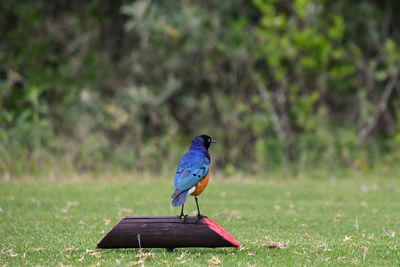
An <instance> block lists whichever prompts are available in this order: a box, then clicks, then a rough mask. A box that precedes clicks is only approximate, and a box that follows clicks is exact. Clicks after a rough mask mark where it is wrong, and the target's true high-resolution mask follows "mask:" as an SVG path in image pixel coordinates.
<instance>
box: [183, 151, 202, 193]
mask: <svg viewBox="0 0 400 267" xmlns="http://www.w3.org/2000/svg"><path fill="white" fill-rule="evenodd" d="M209 170H210V160H209V158H208V157H206V156H204V155H198V154H190V153H189V154H186V155H185V156H184V157H183V158H182V160H181V162H180V163H179V165H178V168H177V170H176V175H175V190H176V189H179V190H181V191H186V190H189V189H190V188H192V187H193V186H195V185H196V184H198V183H199V182H200V181H201V180H202V179H203V178H204V177H206V175H207V174H208V171H209Z"/></svg>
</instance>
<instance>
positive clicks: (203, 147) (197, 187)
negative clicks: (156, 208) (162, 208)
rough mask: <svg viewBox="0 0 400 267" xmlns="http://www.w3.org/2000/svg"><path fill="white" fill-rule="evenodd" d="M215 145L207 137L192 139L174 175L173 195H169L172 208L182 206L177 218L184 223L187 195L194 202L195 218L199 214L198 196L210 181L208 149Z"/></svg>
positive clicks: (199, 215)
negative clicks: (191, 197) (195, 207)
mask: <svg viewBox="0 0 400 267" xmlns="http://www.w3.org/2000/svg"><path fill="white" fill-rule="evenodd" d="M212 143H215V140H213V139H212V138H211V137H210V136H208V135H200V136H197V137H195V138H194V139H193V141H192V145H191V146H190V148H189V151H188V152H186V154H185V155H184V156H183V157H182V159H181V161H180V162H179V164H178V168H177V169H176V175H175V183H174V190H175V191H174V193H173V194H172V195H171V198H172V205H173V206H182V209H181V214H180V215H179V217H180V218H181V219H182V220H183V221H185V218H186V217H187V215H184V214H183V207H184V206H185V201H186V197H187V195H189V194H191V195H193V196H194V199H195V200H196V206H197V212H198V214H197V218H201V217H203V216H202V215H201V213H200V208H199V203H198V196H199V195H200V194H201V193H202V192H203V190H204V189H205V188H206V186H207V184H208V180H209V179H210V154H209V153H208V148H209V147H210V145H211V144H212Z"/></svg>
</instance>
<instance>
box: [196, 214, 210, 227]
mask: <svg viewBox="0 0 400 267" xmlns="http://www.w3.org/2000/svg"><path fill="white" fill-rule="evenodd" d="M203 218H208V217H207V216H205V215H202V214H200V213H199V214H197V216H196V220H195V221H194V223H195V224H196V223H198V222H200V221H201V219H203Z"/></svg>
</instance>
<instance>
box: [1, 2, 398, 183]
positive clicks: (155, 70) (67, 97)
mask: <svg viewBox="0 0 400 267" xmlns="http://www.w3.org/2000/svg"><path fill="white" fill-rule="evenodd" d="M398 7H399V4H397V3H394V2H393V3H391V2H385V3H375V2H370V1H362V2H354V1H353V2H349V1H344V0H340V1H335V2H331V1H326V0H318V1H316V0H296V1H292V2H291V1H286V2H285V1H264V0H254V1H253V2H251V1H241V0H229V1H223V2H220V1H208V2H207V3H198V2H196V1H184V2H182V1H175V2H172V3H170V2H169V3H166V2H163V1H161V2H157V1H146V0H139V1H127V0H126V1H124V0H119V1H113V2H112V3H108V2H104V3H103V2H99V1H97V0H96V1H94V0H93V1H86V2H85V3H81V2H78V1H70V2H68V3H67V2H53V3H48V2H47V1H40V0H39V1H35V3H31V2H29V1H3V2H1V3H0V15H1V16H0V25H2V26H1V28H0V38H1V39H2V42H1V43H0V63H1V64H0V96H1V98H0V152H1V154H0V172H2V173H6V174H10V173H11V174H24V173H31V172H43V171H54V170H57V169H70V168H72V169H78V170H82V171H86V170H94V171H104V170H113V169H124V170H136V171H157V172H160V171H164V170H166V169H168V170H169V169H170V168H173V167H174V166H175V165H176V163H177V161H178V159H179V157H180V156H181V155H182V154H183V153H184V151H185V149H187V146H188V143H189V142H190V140H191V138H193V137H194V136H195V135H198V134H202V133H207V134H209V135H211V136H213V137H214V138H215V139H217V140H218V141H219V142H218V144H217V145H216V146H215V147H213V148H212V154H213V161H214V162H215V164H214V166H216V167H217V168H218V169H220V170H222V171H223V172H224V173H225V174H226V175H230V174H233V173H235V172H237V171H239V170H240V171H243V172H262V171H280V170H287V171H289V172H293V173H295V174H298V173H302V172H307V171H309V170H311V169H314V168H316V167H318V168H324V169H328V170H331V171H332V170H333V169H335V168H336V167H345V168H352V169H365V168H367V169H368V168H374V166H375V165H376V164H381V165H382V166H393V165H395V164H394V162H398V161H399V153H400V145H399V139H400V137H399V135H398V132H399V127H400V126H399V104H398V103H399V101H398V95H399V92H400V91H399V90H398V87H399V85H398V84H399V72H400V52H399V51H400V50H399V49H400V48H399V42H398V40H399V37H400V32H399V29H400V28H399V26H398V25H400V19H398V18H399V17H400V14H398V13H399V11H398V10H400V9H399V8H398ZM354 14H360V16H354ZM16 159H18V160H16ZM171 166H173V167H171Z"/></svg>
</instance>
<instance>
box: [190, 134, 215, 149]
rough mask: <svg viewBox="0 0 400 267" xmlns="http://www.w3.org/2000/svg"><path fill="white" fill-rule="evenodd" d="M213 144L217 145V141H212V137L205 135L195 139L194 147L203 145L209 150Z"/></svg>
mask: <svg viewBox="0 0 400 267" xmlns="http://www.w3.org/2000/svg"><path fill="white" fill-rule="evenodd" d="M212 143H216V141H215V140H214V139H212V138H211V137H210V136H208V135H205V134H203V135H199V136H197V137H195V138H194V139H193V142H192V145H197V146H199V145H202V146H204V147H205V148H207V149H208V148H209V147H210V145H211V144H212Z"/></svg>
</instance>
